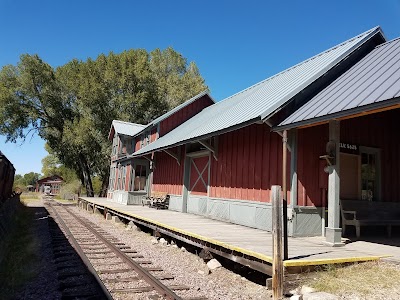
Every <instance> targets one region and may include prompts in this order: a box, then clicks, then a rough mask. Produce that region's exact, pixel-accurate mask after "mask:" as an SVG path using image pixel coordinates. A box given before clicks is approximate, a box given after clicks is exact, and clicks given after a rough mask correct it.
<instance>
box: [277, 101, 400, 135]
mask: <svg viewBox="0 0 400 300" xmlns="http://www.w3.org/2000/svg"><path fill="white" fill-rule="evenodd" d="M398 108H400V97H397V98H393V99H390V100H385V101H380V102H376V103H372V104H368V105H364V106H358V107H355V108H352V109H348V110H344V111H340V112H337V113H334V114H329V115H324V116H320V117H317V118H312V119H308V120H303V121H299V122H295V123H291V124H287V125H282V126H275V127H273V128H272V131H274V132H278V131H283V130H289V129H294V128H297V129H302V128H307V127H313V126H318V125H322V124H326V123H328V122H329V121H331V120H338V121H342V120H346V119H353V118H358V117H362V116H366V115H371V114H375V113H379V112H383V111H388V110H393V109H398Z"/></svg>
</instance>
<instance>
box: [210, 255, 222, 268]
mask: <svg viewBox="0 0 400 300" xmlns="http://www.w3.org/2000/svg"><path fill="white" fill-rule="evenodd" d="M207 267H208V268H209V269H210V270H211V271H213V270H215V269H218V268H221V267H222V265H221V264H220V262H219V261H218V260H216V259H215V258H213V259H212V260H210V261H209V262H208V263H207Z"/></svg>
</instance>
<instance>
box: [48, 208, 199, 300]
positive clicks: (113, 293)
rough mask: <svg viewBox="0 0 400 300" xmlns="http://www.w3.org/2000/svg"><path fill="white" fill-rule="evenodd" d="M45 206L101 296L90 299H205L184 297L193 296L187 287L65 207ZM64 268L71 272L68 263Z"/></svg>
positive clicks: (90, 290)
mask: <svg viewBox="0 0 400 300" xmlns="http://www.w3.org/2000/svg"><path fill="white" fill-rule="evenodd" d="M45 206H46V207H47V209H48V211H49V213H50V215H51V216H52V217H53V219H54V220H55V221H56V222H57V223H58V225H59V226H60V227H61V228H62V230H63V232H64V234H65V237H66V238H68V240H69V242H70V243H71V245H72V247H73V248H74V250H75V253H77V254H78V255H79V256H80V257H81V260H82V261H83V262H84V263H85V264H86V265H87V269H88V270H89V272H90V273H91V274H92V276H93V277H94V278H95V280H96V281H97V282H98V285H99V287H100V289H101V291H102V292H103V294H104V295H102V296H101V297H100V298H96V297H98V295H99V294H94V293H93V295H94V297H95V298H91V299H102V298H104V299H171V300H172V299H185V300H204V299H207V298H205V297H191V296H187V295H191V294H192V293H191V291H190V287H188V286H186V285H181V284H177V283H176V280H175V278H174V276H172V275H170V274H167V273H166V272H165V271H164V270H163V269H162V268H159V267H157V266H154V265H153V263H152V261H149V260H146V259H145V258H144V257H143V256H142V255H141V254H140V253H138V252H137V251H135V250H134V249H132V248H131V247H129V246H127V245H126V244H125V243H124V242H122V241H120V240H118V239H117V238H115V237H113V236H112V235H110V234H109V233H107V232H105V231H104V230H102V229H101V228H100V227H98V226H97V225H96V224H94V223H92V222H90V221H88V220H87V219H85V218H83V217H81V216H78V215H77V214H75V213H74V212H73V211H72V210H71V209H70V208H69V207H68V206H66V205H62V204H60V203H57V202H54V201H52V200H48V201H45ZM65 237H64V239H65ZM59 238H61V237H59ZM65 268H66V269H71V267H70V266H69V265H68V263H66V265H65ZM72 268H73V267H72ZM75 284H76V283H75ZM66 285H67V284H66ZM81 286H84V287H85V284H84V283H82V284H81ZM92 291H93V289H89V292H87V293H86V292H85V293H86V294H84V295H82V296H85V297H86V295H88V296H89V294H90V292H92ZM67 298H68V297H67ZM67 298H66V299H67Z"/></svg>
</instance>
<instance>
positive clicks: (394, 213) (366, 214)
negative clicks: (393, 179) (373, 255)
mask: <svg viewBox="0 0 400 300" xmlns="http://www.w3.org/2000/svg"><path fill="white" fill-rule="evenodd" d="M340 211H341V214H342V228H343V234H345V233H346V226H354V227H355V229H356V236H357V238H359V237H360V235H361V227H362V226H385V227H386V230H387V235H388V237H391V235H392V226H400V205H399V204H398V203H394V202H372V201H360V200H341V201H340Z"/></svg>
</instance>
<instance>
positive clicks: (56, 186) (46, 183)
mask: <svg viewBox="0 0 400 300" xmlns="http://www.w3.org/2000/svg"><path fill="white" fill-rule="evenodd" d="M63 182H64V179H63V178H62V177H61V176H58V175H53V176H49V177H45V178H42V179H39V180H38V181H37V182H36V192H40V193H44V192H45V190H48V188H46V187H50V194H53V195H57V194H59V193H60V189H61V184H62V183H63Z"/></svg>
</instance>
